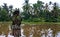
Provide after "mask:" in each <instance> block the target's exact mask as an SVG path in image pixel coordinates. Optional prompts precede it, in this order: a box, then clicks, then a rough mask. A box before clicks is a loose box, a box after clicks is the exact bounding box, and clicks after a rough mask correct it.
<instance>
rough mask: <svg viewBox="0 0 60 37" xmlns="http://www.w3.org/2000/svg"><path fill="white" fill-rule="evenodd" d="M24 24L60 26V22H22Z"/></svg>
mask: <svg viewBox="0 0 60 37" xmlns="http://www.w3.org/2000/svg"><path fill="white" fill-rule="evenodd" d="M22 23H23V24H30V25H34V24H35V25H41V24H57V25H60V22H24V21H22Z"/></svg>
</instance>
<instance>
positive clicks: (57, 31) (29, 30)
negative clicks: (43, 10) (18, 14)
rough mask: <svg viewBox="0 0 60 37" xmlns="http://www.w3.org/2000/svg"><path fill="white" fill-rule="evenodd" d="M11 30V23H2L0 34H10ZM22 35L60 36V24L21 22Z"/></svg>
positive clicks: (33, 36)
mask: <svg viewBox="0 0 60 37" xmlns="http://www.w3.org/2000/svg"><path fill="white" fill-rule="evenodd" d="M9 32H11V23H7V24H6V23H3V24H2V23H1V25H0V35H1V34H5V35H6V36H8V34H9ZM21 37H60V25H57V24H41V25H25V24H21Z"/></svg>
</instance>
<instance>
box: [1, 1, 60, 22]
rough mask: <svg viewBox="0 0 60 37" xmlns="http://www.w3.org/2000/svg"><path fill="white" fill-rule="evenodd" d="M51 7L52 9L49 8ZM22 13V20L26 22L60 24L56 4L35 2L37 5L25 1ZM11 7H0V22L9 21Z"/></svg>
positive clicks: (59, 9)
mask: <svg viewBox="0 0 60 37" xmlns="http://www.w3.org/2000/svg"><path fill="white" fill-rule="evenodd" d="M51 5H52V8H51V9H49V8H50V6H51ZM22 9H23V11H22V12H20V14H21V17H22V20H23V21H28V22H60V8H59V5H58V3H56V2H55V3H52V2H51V1H50V2H49V3H46V4H45V3H44V2H42V1H39V0H38V1H37V3H35V4H32V6H31V5H30V4H29V0H25V4H24V5H23V7H22ZM14 10H15V9H13V5H10V6H7V4H6V3H4V5H3V6H0V21H11V18H12V14H13V11H14Z"/></svg>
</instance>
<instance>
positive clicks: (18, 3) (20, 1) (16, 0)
mask: <svg viewBox="0 0 60 37" xmlns="http://www.w3.org/2000/svg"><path fill="white" fill-rule="evenodd" d="M40 1H43V2H44V3H48V2H49V1H52V2H57V3H60V0H40ZM36 2H37V0H29V3H30V4H34V3H36ZM3 3H7V5H8V6H9V5H13V8H22V6H23V5H24V0H0V5H3Z"/></svg>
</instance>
